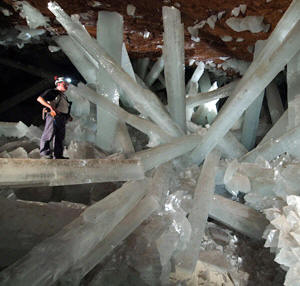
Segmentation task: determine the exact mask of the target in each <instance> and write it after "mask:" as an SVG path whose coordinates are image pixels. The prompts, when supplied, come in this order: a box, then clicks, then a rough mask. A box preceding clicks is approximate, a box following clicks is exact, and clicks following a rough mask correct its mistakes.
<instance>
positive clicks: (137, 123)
mask: <svg viewBox="0 0 300 286" xmlns="http://www.w3.org/2000/svg"><path fill="white" fill-rule="evenodd" d="M70 89H71V91H72V92H74V93H75V94H78V96H82V97H85V98H87V99H88V100H89V101H91V102H93V103H95V104H97V105H99V108H100V109H105V110H106V111H107V112H109V113H110V114H111V115H112V116H113V117H115V118H118V119H119V120H122V121H124V122H126V123H128V124H130V125H132V126H133V127H135V128H136V129H138V130H140V131H142V132H143V133H145V134H146V135H148V137H149V139H150V142H149V143H150V145H151V146H155V145H156V144H157V143H166V142H169V141H171V138H172V137H171V136H169V135H168V134H167V133H166V132H164V131H163V130H162V129H160V128H159V127H158V126H157V125H156V124H154V123H152V122H151V121H149V120H145V119H143V118H140V117H138V116H136V115H133V114H130V113H128V112H126V111H125V110H124V109H122V108H120V107H119V106H117V105H114V104H112V103H111V102H110V101H109V100H108V99H106V98H105V97H103V96H101V95H98V94H97V93H96V92H94V91H93V90H92V89H90V88H88V87H87V86H85V85H83V84H82V83H79V84H78V87H75V86H72V85H71V86H70Z"/></svg>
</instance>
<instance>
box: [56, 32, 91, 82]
mask: <svg viewBox="0 0 300 286" xmlns="http://www.w3.org/2000/svg"><path fill="white" fill-rule="evenodd" d="M54 40H55V42H56V43H57V44H58V45H59V46H60V48H61V49H62V50H63V52H64V53H65V54H66V55H67V57H68V58H69V59H70V61H71V62H72V64H73V65H74V66H75V68H76V69H77V70H78V71H79V73H80V74H81V75H82V77H83V78H84V79H85V80H86V82H87V83H90V84H91V83H93V84H95V83H96V73H97V69H96V68H95V66H94V64H92V63H91V60H90V59H89V58H88V56H87V55H86V53H85V51H84V50H83V49H82V48H81V47H80V46H79V45H78V44H77V43H76V42H74V41H72V39H71V38H70V37H69V36H60V37H56V38H54Z"/></svg>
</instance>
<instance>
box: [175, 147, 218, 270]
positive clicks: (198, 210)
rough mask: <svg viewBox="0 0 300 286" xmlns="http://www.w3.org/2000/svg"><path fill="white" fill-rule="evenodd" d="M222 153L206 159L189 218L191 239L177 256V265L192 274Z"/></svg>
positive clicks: (213, 153) (210, 155) (215, 152)
mask: <svg viewBox="0 0 300 286" xmlns="http://www.w3.org/2000/svg"><path fill="white" fill-rule="evenodd" d="M219 159H220V154H219V153H218V152H217V151H212V152H211V153H209V154H208V155H207V157H206V159H205V161H204V164H203V167H202V169H201V173H200V176H199V179H198V182H197V186H196V188H195V193H194V197H193V206H192V209H191V211H190V214H189V217H188V220H189V222H190V223H191V227H192V233H191V239H190V241H189V242H188V243H187V246H186V248H185V249H184V250H183V251H182V252H181V253H180V254H179V256H176V260H177V265H176V267H179V268H180V269H182V270H184V271H186V272H188V273H190V274H192V273H193V272H194V269H195V266H196V263H197V260H198V257H199V253H200V247H201V240H202V237H203V235H204V231H205V226H206V222H207V219H208V213H209V211H210V205H211V201H212V199H213V194H214V191H215V176H216V169H217V166H218V163H219Z"/></svg>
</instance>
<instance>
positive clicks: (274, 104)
mask: <svg viewBox="0 0 300 286" xmlns="http://www.w3.org/2000/svg"><path fill="white" fill-rule="evenodd" d="M266 98H267V102H268V107H269V111H270V116H271V120H272V123H273V125H274V124H275V123H276V122H277V121H278V119H279V118H280V117H281V115H282V114H283V112H284V109H283V105H282V101H281V97H280V94H279V90H278V87H277V85H276V83H275V82H274V81H272V82H271V83H270V84H269V85H268V86H267V88H266Z"/></svg>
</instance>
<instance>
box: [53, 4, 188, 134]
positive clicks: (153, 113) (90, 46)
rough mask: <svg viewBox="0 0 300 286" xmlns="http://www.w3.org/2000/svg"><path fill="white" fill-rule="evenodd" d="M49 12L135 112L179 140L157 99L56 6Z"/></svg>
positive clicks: (170, 120) (81, 27)
mask: <svg viewBox="0 0 300 286" xmlns="http://www.w3.org/2000/svg"><path fill="white" fill-rule="evenodd" d="M48 8H49V10H50V11H51V12H52V13H53V14H54V15H55V16H56V18H57V20H58V21H59V22H60V23H61V24H62V25H63V27H64V28H65V29H66V30H67V32H68V33H69V35H70V36H72V38H74V40H76V41H77V42H78V43H80V44H81V46H82V47H83V48H84V49H85V50H86V51H87V52H88V53H89V54H90V55H91V56H92V57H93V58H94V59H95V60H96V61H97V62H98V63H99V65H101V66H102V67H103V68H104V69H105V70H106V72H107V73H109V74H110V75H111V77H112V78H113V80H114V81H115V82H116V83H117V84H118V85H119V86H120V88H122V89H123V90H124V92H126V94H127V96H128V97H129V98H130V100H131V101H132V103H133V104H134V107H135V108H136V109H137V110H139V111H140V112H141V113H143V114H144V115H145V116H149V117H150V118H151V119H152V120H153V121H154V122H155V123H157V124H158V125H159V126H160V127H162V128H163V129H165V130H166V132H168V133H169V134H170V135H173V136H181V135H182V134H183V132H182V131H181V130H180V127H179V126H178V125H177V124H176V123H174V122H173V120H172V119H171V117H170V116H169V114H168V113H167V112H166V110H165V109H164V107H163V105H162V103H161V102H160V101H159V99H158V98H157V97H156V95H155V94H153V93H152V92H151V91H149V90H146V89H144V88H142V87H141V86H139V85H137V84H136V83H135V82H134V80H133V79H132V78H131V77H130V76H129V75H128V74H127V73H126V72H124V71H123V69H122V68H121V67H120V66H119V65H118V64H116V63H115V61H114V60H113V59H112V58H111V57H110V56H109V55H108V54H107V53H106V52H105V50H104V49H103V48H102V47H101V46H100V45H98V44H97V43H96V41H95V40H94V39H92V38H91V36H90V35H89V34H88V33H87V31H86V30H85V29H84V27H83V26H82V25H81V24H80V23H77V22H73V21H72V20H71V18H70V17H69V16H68V15H67V14H66V13H65V12H64V11H63V10H62V9H61V7H60V6H59V5H58V4H57V3H55V2H49V3H48Z"/></svg>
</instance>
